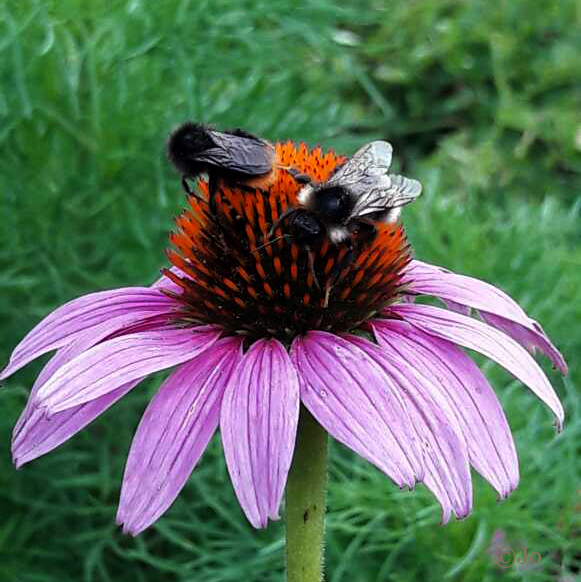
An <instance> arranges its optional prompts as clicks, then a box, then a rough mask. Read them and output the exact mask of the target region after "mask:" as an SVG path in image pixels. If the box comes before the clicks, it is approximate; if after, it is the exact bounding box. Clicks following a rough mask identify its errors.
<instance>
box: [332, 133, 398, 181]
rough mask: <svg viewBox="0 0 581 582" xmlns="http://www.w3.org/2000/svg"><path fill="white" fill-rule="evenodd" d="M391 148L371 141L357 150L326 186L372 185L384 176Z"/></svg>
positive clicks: (385, 143) (389, 159) (388, 163)
mask: <svg viewBox="0 0 581 582" xmlns="http://www.w3.org/2000/svg"><path fill="white" fill-rule="evenodd" d="M392 153H393V148H392V147H391V144H389V143H387V142H386V141H372V142H370V143H368V144H366V145H364V146H363V147H361V148H359V149H358V150H357V151H356V152H355V153H354V154H353V157H352V158H351V159H349V160H347V162H345V164H343V165H342V166H341V167H340V168H339V169H338V170H337V171H336V172H335V173H334V174H333V175H332V176H331V177H330V178H329V180H328V181H327V185H328V186H334V185H336V184H341V185H343V186H347V187H350V186H352V185H354V184H357V183H364V184H369V185H370V186H371V185H372V184H374V183H375V182H376V181H377V180H378V178H380V177H381V176H385V175H386V174H387V170H389V166H390V165H391V157H392Z"/></svg>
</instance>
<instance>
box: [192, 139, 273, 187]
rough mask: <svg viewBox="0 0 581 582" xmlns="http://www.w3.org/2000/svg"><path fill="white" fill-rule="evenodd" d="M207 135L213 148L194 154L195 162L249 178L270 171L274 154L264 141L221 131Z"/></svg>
mask: <svg viewBox="0 0 581 582" xmlns="http://www.w3.org/2000/svg"><path fill="white" fill-rule="evenodd" d="M208 133H209V134H210V136H211V139H212V141H213V142H214V144H215V146H214V147H209V148H207V149H205V150H204V151H202V152H199V153H196V156H195V158H196V161H198V162H204V163H207V164H210V165H212V166H218V167H220V168H222V169H224V170H230V171H233V172H240V173H241V174H247V175H249V176H259V175H261V174H266V173H267V172H270V171H271V170H272V168H273V164H274V155H275V152H274V147H273V146H272V144H270V143H269V142H267V141H266V140H262V139H259V138H256V137H252V136H239V135H232V134H230V133H222V132H221V131H211V130H210V131H208Z"/></svg>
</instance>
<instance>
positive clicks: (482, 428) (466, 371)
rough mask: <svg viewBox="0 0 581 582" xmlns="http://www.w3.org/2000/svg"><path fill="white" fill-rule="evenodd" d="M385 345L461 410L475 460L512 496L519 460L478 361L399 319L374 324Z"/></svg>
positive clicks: (488, 477) (458, 412)
mask: <svg viewBox="0 0 581 582" xmlns="http://www.w3.org/2000/svg"><path fill="white" fill-rule="evenodd" d="M373 329H374V332H375V337H376V338H377V340H378V342H379V343H380V345H381V346H382V347H383V348H384V349H385V350H386V351H387V350H389V352H390V353H392V354H394V355H395V357H397V358H400V359H401V360H403V361H405V362H406V363H407V364H409V365H411V367H412V368H414V369H415V370H417V371H418V372H419V373H420V374H422V376H423V377H424V378H425V379H426V382H427V383H428V385H429V386H431V388H430V389H431V390H432V391H433V392H434V393H436V392H437V393H438V394H440V395H441V397H442V398H444V399H445V400H446V401H448V402H449V405H450V408H452V409H453V410H454V411H455V412H456V417H457V419H458V421H459V423H460V428H461V430H462V432H463V434H464V436H465V439H466V443H467V446H468V452H469V457H470V462H471V463H472V465H474V467H475V468H476V470H477V471H478V472H479V473H480V474H481V475H482V476H483V477H484V478H485V479H486V480H488V481H489V483H490V484H491V485H492V486H493V487H494V488H495V489H496V490H497V491H498V493H499V494H500V497H501V498H504V497H506V496H507V495H508V494H509V493H510V492H511V491H513V490H514V489H515V488H516V486H517V484H518V459H517V455H516V449H515V446H514V441H513V438H512V434H511V432H510V428H509V426H508V422H507V421H506V417H505V415H504V412H503V410H502V407H501V405H500V403H499V401H498V398H497V397H496V394H495V393H494V391H493V390H492V388H491V387H490V385H489V384H488V381H487V380H486V378H485V377H484V375H483V374H482V372H481V371H480V370H479V368H478V366H476V364H475V363H474V362H473V361H472V360H471V359H470V358H469V357H468V356H467V355H466V354H465V353H464V352H463V351H462V350H461V349H460V348H458V347H457V346H455V345H454V344H451V343H450V342H448V341H446V340H443V339H440V338H437V337H434V336H430V335H427V334H425V333H423V332H422V331H420V330H419V329H417V328H415V327H413V326H411V325H409V324H407V323H404V322H402V321H396V320H382V321H379V322H378V323H377V324H376V325H373Z"/></svg>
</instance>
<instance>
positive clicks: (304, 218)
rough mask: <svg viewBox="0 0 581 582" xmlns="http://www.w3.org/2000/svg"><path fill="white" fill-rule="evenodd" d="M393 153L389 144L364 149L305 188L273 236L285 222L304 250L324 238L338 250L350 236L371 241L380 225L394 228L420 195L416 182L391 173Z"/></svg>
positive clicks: (378, 143) (381, 143)
mask: <svg viewBox="0 0 581 582" xmlns="http://www.w3.org/2000/svg"><path fill="white" fill-rule="evenodd" d="M392 153H393V148H392V147H391V145H390V144H389V143H387V142H385V141H372V142H370V143H368V144H366V145H364V146H363V147H362V148H360V149H359V150H358V151H357V152H356V153H355V154H354V155H353V157H352V158H350V159H349V160H348V161H347V162H345V163H344V164H343V165H341V166H339V167H338V168H337V169H336V170H335V172H334V173H333V174H332V175H331V177H330V178H329V179H328V180H327V181H325V182H321V183H318V184H316V183H312V182H311V183H309V184H307V185H305V186H303V188H302V189H301V190H300V192H299V194H298V202H299V206H297V207H295V208H291V209H289V210H287V212H285V213H284V214H283V215H282V216H281V217H280V218H279V220H278V221H277V223H276V224H275V225H274V226H273V229H272V230H273V231H274V229H275V228H276V227H277V226H278V225H279V224H280V223H281V222H284V221H287V231H288V235H289V236H290V237H291V238H292V239H293V240H294V241H296V242H297V244H299V245H302V246H305V247H313V246H315V245H317V244H320V243H321V242H322V241H323V240H324V239H325V238H326V237H328V238H329V240H330V241H331V242H333V243H335V244H338V243H341V242H343V241H347V240H348V239H350V237H351V236H352V235H356V236H363V237H367V238H370V239H372V238H373V237H374V235H375V233H376V226H375V225H376V224H377V223H381V222H395V221H396V220H397V219H398V218H399V216H400V214H401V208H402V207H403V206H405V205H406V204H409V203H410V202H412V201H413V200H415V199H416V198H417V197H418V196H419V195H420V194H421V192H422V186H421V184H420V183H419V182H418V181H417V180H413V179H410V178H405V177H404V176H400V175H398V174H388V173H387V172H388V170H389V166H390V165H391V159H392Z"/></svg>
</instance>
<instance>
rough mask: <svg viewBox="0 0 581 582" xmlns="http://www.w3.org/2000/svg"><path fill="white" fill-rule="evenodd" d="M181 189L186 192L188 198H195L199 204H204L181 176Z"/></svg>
mask: <svg viewBox="0 0 581 582" xmlns="http://www.w3.org/2000/svg"><path fill="white" fill-rule="evenodd" d="M182 187H183V189H184V190H185V191H186V194H187V195H188V196H193V197H194V198H196V199H197V200H199V201H200V202H204V203H205V202H206V201H205V200H204V199H203V198H202V197H201V196H198V195H197V194H196V193H195V192H194V191H193V190H192V189H191V188H190V185H189V183H188V179H187V178H186V177H185V176H182Z"/></svg>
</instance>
